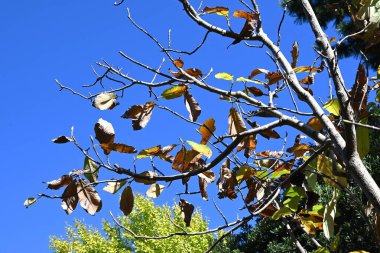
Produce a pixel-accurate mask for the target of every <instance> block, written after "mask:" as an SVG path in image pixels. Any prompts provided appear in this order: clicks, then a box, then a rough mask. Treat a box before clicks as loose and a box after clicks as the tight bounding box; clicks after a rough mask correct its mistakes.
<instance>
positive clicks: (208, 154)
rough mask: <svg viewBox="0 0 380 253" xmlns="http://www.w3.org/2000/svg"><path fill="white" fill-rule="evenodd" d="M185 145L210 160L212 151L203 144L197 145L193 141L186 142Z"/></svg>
mask: <svg viewBox="0 0 380 253" xmlns="http://www.w3.org/2000/svg"><path fill="white" fill-rule="evenodd" d="M186 142H187V144H189V145H190V146H191V147H192V148H193V149H194V150H195V151H197V152H199V153H200V154H202V155H204V156H206V157H207V158H210V157H211V156H212V150H211V149H210V148H209V147H208V146H207V145H204V144H198V143H196V142H193V141H186Z"/></svg>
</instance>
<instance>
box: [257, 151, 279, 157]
mask: <svg viewBox="0 0 380 253" xmlns="http://www.w3.org/2000/svg"><path fill="white" fill-rule="evenodd" d="M256 155H257V156H261V157H264V158H268V157H274V158H281V157H282V156H283V155H284V152H283V151H272V150H265V151H262V152H260V153H257V154H256Z"/></svg>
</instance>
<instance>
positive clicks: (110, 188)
mask: <svg viewBox="0 0 380 253" xmlns="http://www.w3.org/2000/svg"><path fill="white" fill-rule="evenodd" d="M126 183H127V180H120V181H111V182H108V183H107V185H106V186H105V187H104V188H103V190H104V191H106V192H109V193H112V194H115V193H116V192H117V191H118V190H120V189H121V187H123V186H124V185H125V184H126Z"/></svg>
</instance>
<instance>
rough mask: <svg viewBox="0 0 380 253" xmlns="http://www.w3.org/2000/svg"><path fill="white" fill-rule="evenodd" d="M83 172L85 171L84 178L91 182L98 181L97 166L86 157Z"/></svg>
mask: <svg viewBox="0 0 380 253" xmlns="http://www.w3.org/2000/svg"><path fill="white" fill-rule="evenodd" d="M83 170H84V171H86V172H85V173H84V176H85V177H86V178H87V179H88V180H89V181H90V182H91V183H93V182H95V181H97V180H98V174H99V166H98V165H97V164H96V163H95V162H94V161H92V160H90V159H89V158H88V157H87V156H86V157H85V158H84V165H83Z"/></svg>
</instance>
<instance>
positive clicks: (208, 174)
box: [198, 170, 215, 183]
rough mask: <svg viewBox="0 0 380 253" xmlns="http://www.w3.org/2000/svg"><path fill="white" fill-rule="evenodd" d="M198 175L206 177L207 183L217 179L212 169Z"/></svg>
mask: <svg viewBox="0 0 380 253" xmlns="http://www.w3.org/2000/svg"><path fill="white" fill-rule="evenodd" d="M198 176H199V177H201V178H203V179H205V180H206V182H207V183H212V182H214V181H215V174H214V172H213V171H212V170H207V171H205V172H203V173H200V174H198Z"/></svg>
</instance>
